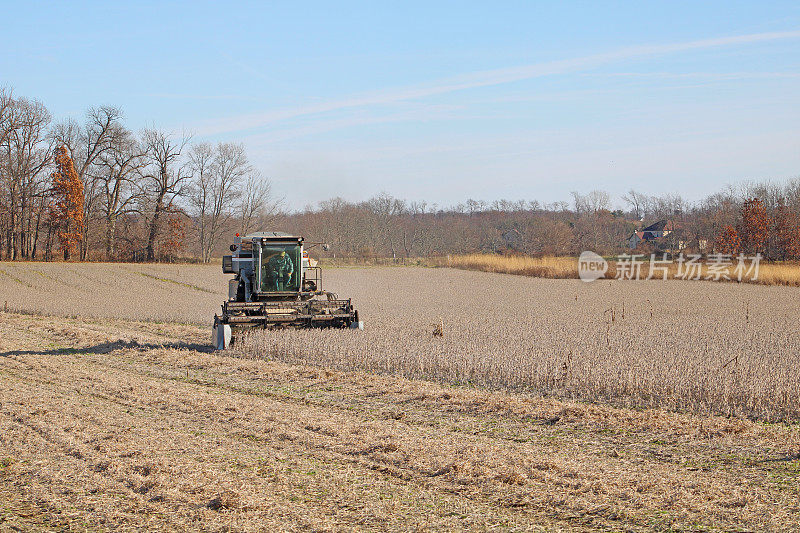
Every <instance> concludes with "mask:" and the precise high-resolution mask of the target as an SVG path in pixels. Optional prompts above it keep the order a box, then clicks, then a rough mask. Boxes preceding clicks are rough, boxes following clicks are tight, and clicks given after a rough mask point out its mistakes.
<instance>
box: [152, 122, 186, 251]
mask: <svg viewBox="0 0 800 533" xmlns="http://www.w3.org/2000/svg"><path fill="white" fill-rule="evenodd" d="M142 142H143V144H144V147H145V151H146V154H147V155H146V157H147V160H148V163H149V168H148V169H147V172H146V173H145V174H144V179H145V182H146V183H145V184H144V185H145V191H146V193H147V197H146V198H145V200H146V203H147V205H148V211H150V213H149V215H150V224H149V230H148V234H147V248H146V253H147V260H148V261H153V260H154V259H155V243H156V240H157V239H158V237H159V235H160V233H161V229H162V228H161V224H162V216H163V215H164V212H165V211H166V212H169V211H171V210H172V209H173V208H174V206H175V200H176V199H177V198H179V197H180V196H183V195H184V194H185V192H186V186H187V185H188V180H189V178H190V177H191V176H190V175H189V174H188V173H187V171H186V169H185V168H183V167H181V166H180V157H181V153H182V152H183V150H184V148H185V147H186V145H187V144H188V142H189V138H188V137H186V136H182V137H180V138H178V139H174V138H173V136H172V134H169V133H165V132H163V131H159V130H155V129H146V130H144V132H143V133H142Z"/></svg>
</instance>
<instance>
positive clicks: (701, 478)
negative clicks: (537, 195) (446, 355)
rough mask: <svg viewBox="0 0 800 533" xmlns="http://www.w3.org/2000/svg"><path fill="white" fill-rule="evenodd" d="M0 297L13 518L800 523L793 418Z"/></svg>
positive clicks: (5, 487) (157, 525)
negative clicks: (220, 337) (60, 314)
mask: <svg viewBox="0 0 800 533" xmlns="http://www.w3.org/2000/svg"><path fill="white" fill-rule="evenodd" d="M207 337H208V331H207V328H205V327H198V326H192V325H177V324H168V323H167V324H153V323H143V322H134V321H123V320H114V319H79V318H47V317H42V316H36V315H23V314H15V313H0V530H3V531H14V530H65V529H69V530H106V529H122V530H125V529H138V530H143V529H150V530H152V529H159V530H208V531H222V530H242V531H250V530H253V531H255V530H269V531H276V530H304V531H326V530H342V529H345V530H376V531H378V530H380V531H384V530H397V531H400V530H402V531H406V530H453V529H468V530H482V531H486V530H533V531H559V530H569V531H572V530H577V531H589V530H610V531H649V530H691V531H696V530H719V531H767V530H773V531H797V530H798V529H800V502H799V500H798V498H799V495H800V494H799V491H798V473H800V461H798V457H797V452H798V431H797V429H796V428H795V427H793V426H782V425H765V424H756V423H750V422H746V421H737V420H726V419H721V418H699V417H691V416H684V415H678V414H670V413H666V412H662V411H650V410H643V411H633V410H625V409H614V408H610V407H604V406H596V405H588V404H577V403H566V402H560V401H556V400H553V399H543V398H529V397H523V396H515V395H509V394H502V393H487V392H482V391H475V390H470V389H464V388H454V387H447V386H440V385H437V384H432V383H428V382H422V381H411V380H406V379H401V378H396V377H391V376H376V375H370V374H364V373H358V372H334V371H330V370H326V369H324V368H316V367H310V366H290V365H286V364H282V363H277V362H273V361H269V360H254V359H246V358H242V357H238V356H237V354H236V352H231V353H228V354H226V355H218V354H215V353H211V352H209V350H208V347H207V340H208V339H207Z"/></svg>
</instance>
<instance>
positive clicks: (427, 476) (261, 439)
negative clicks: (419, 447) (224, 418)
mask: <svg viewBox="0 0 800 533" xmlns="http://www.w3.org/2000/svg"><path fill="white" fill-rule="evenodd" d="M137 377H141V376H137ZM51 385H52V383H51ZM187 385H190V386H192V387H196V386H197V384H195V383H191V384H187ZM200 386H201V387H203V385H202V384H201V385H200ZM234 393H235V394H241V393H240V392H234ZM100 397H101V398H103V399H105V400H107V401H112V402H114V403H117V404H119V405H120V406H122V407H125V406H127V407H130V408H134V409H140V410H142V411H148V410H150V411H152V409H148V408H147V407H143V406H142V405H141V404H139V403H137V402H135V401H134V400H133V399H127V400H118V399H117V398H110V397H103V396H100ZM270 400H272V401H273V406H272V407H273V408H274V407H275V405H274V403H275V401H274V399H272V398H270ZM278 403H279V402H278ZM170 414H171V416H173V417H175V416H178V417H184V418H187V419H188V420H189V421H190V422H192V423H197V419H198V413H195V412H193V411H191V410H184V409H180V408H177V409H172V410H170ZM269 419H270V421H271V422H273V423H275V424H278V425H280V426H281V427H283V428H284V429H285V430H286V431H285V432H283V433H278V434H277V435H278V441H276V440H275V438H274V434H275V432H274V431H273V432H270V434H263V433H259V432H258V431H257V430H255V431H254V428H253V427H252V424H241V423H233V422H229V423H227V424H226V426H227V427H228V428H229V431H228V435H226V437H228V438H229V439H238V440H239V441H242V440H244V441H251V443H252V442H256V443H258V444H261V445H269V446H271V447H273V448H279V449H286V450H291V451H292V453H308V452H309V449H310V450H312V451H313V450H317V452H318V453H320V452H321V453H323V454H324V455H323V456H322V457H324V458H326V459H330V458H331V457H334V458H335V459H336V460H338V461H345V462H348V463H351V464H353V465H356V466H360V467H361V468H367V469H370V470H374V471H376V472H379V473H381V474H383V475H388V476H391V477H394V478H397V479H399V480H402V481H404V482H408V481H411V482H413V483H416V484H422V485H425V486H427V487H429V488H431V489H435V490H437V491H444V492H447V493H451V494H453V495H456V496H460V497H466V498H468V499H470V500H475V499H476V498H478V499H480V498H490V499H491V500H492V502H493V504H494V505H505V506H508V507H510V508H512V509H514V510H516V511H519V512H523V513H524V514H525V515H528V516H529V518H528V520H530V519H531V518H532V517H531V516H530V515H531V514H533V515H534V516H537V515H538V516H540V517H546V519H548V520H550V521H558V522H564V523H570V521H573V522H572V524H573V525H575V524H574V520H576V519H577V518H578V517H581V516H583V517H584V518H586V517H590V519H591V520H592V523H593V525H594V526H595V527H597V526H599V525H601V524H602V523H605V520H606V517H605V516H604V514H605V513H606V512H607V511H608V509H607V508H605V507H603V506H594V507H593V508H587V507H586V506H581V505H573V504H571V503H570V502H569V501H566V500H565V501H562V502H560V505H559V506H557V507H555V508H553V507H550V508H541V507H538V506H537V504H535V503H534V502H531V501H528V500H527V499H525V498H524V497H523V498H520V499H518V500H516V501H511V502H508V501H505V500H504V499H503V495H502V494H499V493H498V491H497V490H492V489H491V487H489V488H484V490H481V489H480V488H478V489H477V490H476V488H475V487H472V486H463V485H459V484H458V483H454V482H451V481H447V480H446V478H447V477H448V476H446V474H449V473H450V468H451V467H448V466H447V465H445V466H443V467H442V468H440V469H439V471H436V470H431V469H422V468H414V467H413V465H408V466H406V467H405V468H404V467H402V466H398V465H392V464H390V463H389V464H387V461H385V460H383V461H382V460H380V459H376V458H375V457H373V456H372V455H373V454H381V453H382V452H385V451H387V449H388V450H389V451H392V449H391V447H392V444H391V443H390V444H388V445H387V444H385V443H380V442H379V443H373V444H372V445H365V446H360V447H359V446H356V447H353V448H350V449H348V448H346V447H345V448H344V449H343V448H342V446H341V444H337V443H336V442H331V440H332V439H328V442H324V439H323V442H314V441H313V440H309V439H308V438H306V439H303V437H302V436H301V435H299V434H302V433H303V432H304V431H305V432H306V433H308V432H310V433H314V434H315V436H319V435H316V434H317V433H318V431H319V430H318V429H312V428H309V427H304V428H300V427H298V426H297V425H295V424H293V423H291V422H289V421H288V420H291V418H290V417H289V416H284V417H280V416H275V415H272V416H270V417H269ZM231 430H232V431H231ZM400 431H402V432H407V431H408V428H403V429H402V430H400ZM396 432H397V430H395V433H396ZM323 435H324V433H323ZM327 436H328V437H331V435H327ZM422 438H423V439H433V438H434V435H432V434H426V435H425V436H424V437H422ZM281 440H283V441H289V442H290V443H291V444H288V445H287V444H286V443H285V442H284V443H281V442H280V441H281ZM481 440H483V441H484V442H486V440H485V439H481ZM549 482H550V483H555V485H556V486H559V485H560V486H564V487H565V488H567V487H569V486H570V483H569V482H568V481H561V482H558V480H557V479H551V480H549ZM501 492H502V491H501ZM514 514H518V513H514ZM609 514H611V513H609ZM592 515H595V516H592ZM615 523H616V524H617V527H618V526H619V520H612V521H611V522H609V523H608V524H607V526H608V527H614V526H613V524H615ZM625 523H626V524H627V525H626V527H627V528H628V529H630V528H635V527H636V526H637V524H636V521H633V520H626V521H625ZM646 524H647V523H646V522H643V523H641V524H638V525H639V526H641V527H643V528H644V527H646Z"/></svg>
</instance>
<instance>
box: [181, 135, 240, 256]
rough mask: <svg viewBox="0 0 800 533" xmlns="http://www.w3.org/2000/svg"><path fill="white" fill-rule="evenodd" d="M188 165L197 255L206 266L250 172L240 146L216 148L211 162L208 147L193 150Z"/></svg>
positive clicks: (225, 145) (200, 146)
mask: <svg viewBox="0 0 800 533" xmlns="http://www.w3.org/2000/svg"><path fill="white" fill-rule="evenodd" d="M190 165H191V168H192V171H193V173H194V179H193V180H192V182H193V183H192V186H193V187H192V188H193V194H192V195H191V201H192V203H193V204H194V207H195V216H196V217H197V223H198V226H199V228H200V254H201V258H202V260H203V262H204V263H208V262H209V261H210V260H211V252H212V251H213V249H214V245H215V244H216V242H217V241H218V240H219V237H220V234H221V232H222V230H223V229H224V227H225V226H226V224H227V222H228V221H229V220H230V219H231V217H233V215H234V208H235V206H236V205H237V204H236V202H237V200H239V198H240V197H241V190H240V186H241V185H242V182H243V181H244V179H245V178H246V177H247V176H248V175H249V174H250V173H251V172H253V169H252V167H251V166H250V163H249V162H248V161H247V155H246V154H245V151H244V146H243V145H241V144H231V143H220V144H218V145H217V147H216V149H214V150H213V158H212V150H211V147H210V146H209V145H207V144H200V145H198V146H196V147H195V148H194V149H193V150H192V154H191V163H190Z"/></svg>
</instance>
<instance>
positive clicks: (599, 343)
mask: <svg viewBox="0 0 800 533" xmlns="http://www.w3.org/2000/svg"><path fill="white" fill-rule="evenodd" d="M327 281H328V284H329V286H332V287H334V288H335V289H336V290H337V291H338V292H339V293H340V294H341V295H347V296H352V297H353V299H354V301H355V304H356V306H357V308H358V309H359V311H360V313H361V315H362V317H363V319H364V320H366V324H367V327H366V330H365V331H363V332H353V331H332V330H313V331H267V332H256V333H253V334H251V335H250V336H249V337H247V338H246V339H245V340H244V342H243V343H242V344H241V345H240V347H241V350H242V351H243V352H244V353H245V354H246V355H247V356H250V357H265V358H269V359H275V360H281V361H286V362H292V363H310V364H315V365H322V366H328V367H332V368H338V369H348V370H349V369H363V370H368V371H374V372H386V373H397V374H401V375H404V376H407V377H412V378H424V379H434V380H437V381H442V382H449V383H457V384H472V385H476V386H481V387H489V388H497V389H509V390H517V391H525V392H533V393H538V394H546V395H556V396H559V397H563V398H572V399H580V400H585V401H606V402H611V403H613V404H617V405H624V406H633V407H658V408H667V409H672V410H677V411H687V412H694V413H700V414H708V413H714V414H721V415H726V416H738V417H747V418H754V419H760V420H767V421H787V420H797V419H799V418H800V407H798V405H800V365H797V364H796V354H798V353H800V334H798V331H797V329H796V323H797V320H798V318H800V310H798V302H800V298H798V297H800V293H798V292H797V289H794V288H787V287H776V286H772V287H764V286H755V285H745V284H741V285H740V284H730V283H724V284H721V283H711V282H701V283H685V282H680V281H641V282H624V281H598V282H594V283H589V284H587V283H582V282H580V281H576V280H550V279H536V278H525V277H517V276H511V275H502V274H487V273H479V272H467V271H457V270H448V269H419V268H402V269H378V268H371V269H341V270H335V271H332V272H331V273H329V275H328V279H327ZM440 317H442V318H443V320H444V336H442V337H437V336H434V335H433V334H432V332H433V326H432V325H431V324H434V323H438V321H439V318H440Z"/></svg>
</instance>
